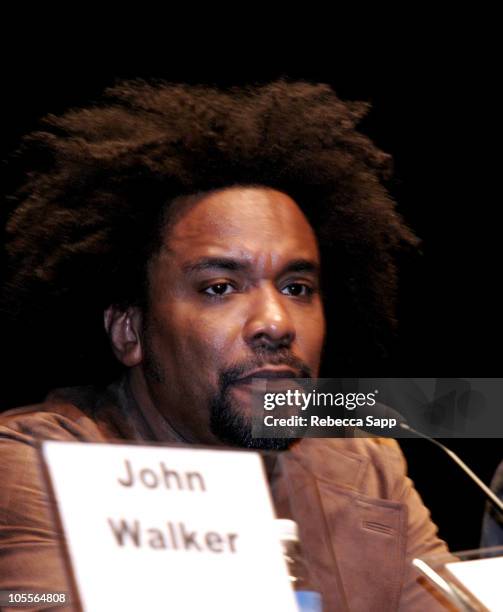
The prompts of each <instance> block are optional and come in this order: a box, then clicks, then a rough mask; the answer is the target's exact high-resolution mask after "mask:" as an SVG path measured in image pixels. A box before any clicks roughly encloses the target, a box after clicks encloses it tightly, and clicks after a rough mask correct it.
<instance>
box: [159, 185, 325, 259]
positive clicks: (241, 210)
mask: <svg viewBox="0 0 503 612" xmlns="http://www.w3.org/2000/svg"><path fill="white" fill-rule="evenodd" d="M163 244H164V247H165V249H166V250H167V252H168V253H170V254H171V255H174V256H177V257H182V258H183V257H191V258H193V257H197V256H199V255H210V256H211V255H216V256H218V255H229V256H236V257H240V258H245V259H257V258H258V259H261V260H266V259H269V260H271V259H281V258H285V257H287V258H291V257H296V258H302V257H305V258H309V259H313V260H315V261H319V255H318V244H317V240H316V237H315V234H314V231H313V229H312V227H311V225H310V224H309V222H308V221H307V219H306V217H305V216H304V214H303V212H302V211H301V210H300V208H299V206H298V205H297V204H296V203H295V202H294V201H293V200H292V199H291V198H290V197H289V196H288V195H286V194H284V193H282V192H279V191H275V190H273V189H267V188H261V187H233V188H229V189H224V190H221V191H216V192H212V193H209V194H206V195H203V196H201V197H200V198H198V199H197V200H191V201H189V202H187V203H186V204H184V203H181V205H180V206H179V208H178V210H177V212H176V216H175V218H174V220H173V222H172V223H168V225H167V227H166V229H165V234H164V237H163Z"/></svg>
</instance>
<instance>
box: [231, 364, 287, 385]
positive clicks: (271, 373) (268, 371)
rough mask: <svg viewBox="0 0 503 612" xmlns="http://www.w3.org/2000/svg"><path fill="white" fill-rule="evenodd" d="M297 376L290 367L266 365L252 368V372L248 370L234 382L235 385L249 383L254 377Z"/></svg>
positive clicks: (271, 378) (270, 378)
mask: <svg viewBox="0 0 503 612" xmlns="http://www.w3.org/2000/svg"><path fill="white" fill-rule="evenodd" d="M297 377H298V373H297V372H295V371H294V370H292V369H291V368H285V367H268V368H262V369H259V370H253V372H250V373H249V374H247V375H246V376H243V377H242V378H238V380H236V381H235V382H234V384H235V385H246V384H250V383H251V382H252V380H253V379H254V378H255V379H256V378H264V379H267V380H277V379H280V378H297Z"/></svg>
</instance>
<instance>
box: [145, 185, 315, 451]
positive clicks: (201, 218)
mask: <svg viewBox="0 0 503 612" xmlns="http://www.w3.org/2000/svg"><path fill="white" fill-rule="evenodd" d="M319 266H320V259H319V251H318V245H317V241H316V238H315V235H314V232H313V229H312V228H311V226H310V225H309V223H308V221H307V220H306V218H305V216H304V215H303V213H302V212H301V210H300V209H299V207H298V206H297V204H295V202H294V201H293V200H292V199H291V198H289V197H288V196H287V195H285V194H283V193H280V192H278V191H274V190H272V189H266V188H252V187H250V188H241V187H239V188H238V187H235V188H229V189H225V190H221V191H217V192H211V193H208V194H207V195H203V196H202V197H201V198H200V199H198V200H196V201H193V202H191V203H188V204H186V205H185V206H182V207H181V210H178V213H177V215H176V217H174V219H173V220H172V221H171V223H168V225H167V227H166V229H165V235H164V241H163V248H162V249H161V251H160V253H159V254H158V255H157V256H156V257H155V258H154V259H153V260H152V261H151V263H150V265H149V283H150V293H149V300H150V301H149V306H148V312H147V313H145V321H144V337H143V342H142V350H143V361H142V363H141V368H142V370H143V375H144V377H145V381H146V383H147V387H148V391H149V394H150V397H151V399H152V401H153V402H154V404H155V406H156V407H157V409H158V410H159V411H160V412H161V414H162V415H163V416H164V417H165V418H166V419H167V420H168V421H169V423H170V424H171V426H172V427H173V428H174V429H175V430H176V431H177V432H178V433H179V434H180V435H181V436H182V437H183V438H185V439H186V440H188V441H192V442H200V443H215V442H224V443H227V444H237V445H243V446H260V445H261V443H260V442H258V443H257V442H256V441H253V440H252V439H251V406H252V403H251V385H250V381H251V375H252V374H254V375H255V376H254V377H261V376H262V377H265V378H268V377H275V376H282V377H289V376H296V377H301V378H308V377H311V376H313V377H315V376H317V375H318V370H319V365H320V356H321V350H322V345H323V339H324V333H325V322H324V315H323V308H322V301H321V296H320V291H319ZM264 445H267V443H264Z"/></svg>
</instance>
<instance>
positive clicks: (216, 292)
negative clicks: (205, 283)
mask: <svg viewBox="0 0 503 612" xmlns="http://www.w3.org/2000/svg"><path fill="white" fill-rule="evenodd" d="M234 291H235V289H234V287H233V286H232V285H231V284H230V283H215V284H214V285H210V286H209V287H206V288H205V289H203V293H204V294H205V295H209V296H210V297H218V296H221V295H229V294H230V293H234Z"/></svg>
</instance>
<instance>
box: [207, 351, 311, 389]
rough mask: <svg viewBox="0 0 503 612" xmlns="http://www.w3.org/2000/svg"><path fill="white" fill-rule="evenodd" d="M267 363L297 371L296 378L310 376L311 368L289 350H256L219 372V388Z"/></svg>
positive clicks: (227, 385) (225, 386)
mask: <svg viewBox="0 0 503 612" xmlns="http://www.w3.org/2000/svg"><path fill="white" fill-rule="evenodd" d="M268 365H275V366H279V365H283V366H287V367H289V368H291V369H292V370H295V371H296V372H297V374H296V378H312V377H313V376H312V370H311V368H310V367H309V366H308V365H307V364H306V363H304V362H303V361H302V359H299V358H298V357H296V356H295V355H293V354H292V353H290V352H289V351H278V350H276V351H267V350H263V351H260V352H256V353H255V355H254V356H253V357H251V358H250V359H247V360H246V361H242V362H240V363H239V364H235V365H233V366H231V367H229V368H227V369H225V370H223V371H222V372H221V373H220V376H219V383H220V389H221V390H222V391H224V390H225V389H226V388H227V387H229V386H230V385H232V384H233V383H235V382H236V381H237V380H239V379H240V378H243V376H245V375H246V374H247V372H252V371H253V370H256V369H258V368H263V367H265V366H268Z"/></svg>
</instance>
